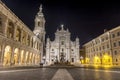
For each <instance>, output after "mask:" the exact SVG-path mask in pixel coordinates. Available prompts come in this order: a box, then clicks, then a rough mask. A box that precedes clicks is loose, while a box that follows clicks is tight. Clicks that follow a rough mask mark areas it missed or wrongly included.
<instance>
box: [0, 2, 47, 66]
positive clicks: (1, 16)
mask: <svg viewBox="0 0 120 80" xmlns="http://www.w3.org/2000/svg"><path fill="white" fill-rule="evenodd" d="M44 24H45V20H44V16H43V13H42V7H40V9H39V12H38V13H37V15H36V17H35V28H34V32H33V31H31V30H30V29H29V28H28V27H27V26H26V25H25V24H24V23H23V22H22V21H21V20H20V19H19V18H18V17H17V16H16V15H15V14H14V13H13V12H12V11H11V10H10V9H9V8H8V7H7V6H6V5H5V4H4V3H3V2H2V1H0V66H21V65H24V66H25V65H26V66H27V65H38V64H39V63H40V60H41V54H42V53H43V52H42V45H43V41H44V35H45V32H44V29H43V28H44Z"/></svg>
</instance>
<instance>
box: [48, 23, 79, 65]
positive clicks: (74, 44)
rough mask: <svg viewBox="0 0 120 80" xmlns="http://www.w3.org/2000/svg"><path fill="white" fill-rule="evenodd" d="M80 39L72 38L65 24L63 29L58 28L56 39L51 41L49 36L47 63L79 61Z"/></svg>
mask: <svg viewBox="0 0 120 80" xmlns="http://www.w3.org/2000/svg"><path fill="white" fill-rule="evenodd" d="M79 52H80V51H79V39H78V38H76V40H75V41H71V40H70V32H69V30H68V29H67V30H65V29H64V27H63V25H61V29H60V30H59V29H57V31H56V33H55V40H54V41H50V38H47V43H46V63H48V64H53V63H55V62H61V63H64V62H71V63H75V62H77V61H79Z"/></svg>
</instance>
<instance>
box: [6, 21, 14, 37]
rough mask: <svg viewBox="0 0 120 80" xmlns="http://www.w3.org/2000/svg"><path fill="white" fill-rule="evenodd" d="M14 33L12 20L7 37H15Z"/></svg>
mask: <svg viewBox="0 0 120 80" xmlns="http://www.w3.org/2000/svg"><path fill="white" fill-rule="evenodd" d="M13 34H14V24H13V23H12V22H9V23H8V27H7V37H9V38H13Z"/></svg>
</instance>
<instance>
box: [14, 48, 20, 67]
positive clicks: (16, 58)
mask: <svg viewBox="0 0 120 80" xmlns="http://www.w3.org/2000/svg"><path fill="white" fill-rule="evenodd" d="M13 62H14V64H15V65H16V64H18V63H19V49H18V48H16V49H15V50H14V60H13Z"/></svg>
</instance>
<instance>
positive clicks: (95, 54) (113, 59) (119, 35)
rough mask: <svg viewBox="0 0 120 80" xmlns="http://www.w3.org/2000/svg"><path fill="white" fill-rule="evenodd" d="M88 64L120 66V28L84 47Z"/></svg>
mask: <svg viewBox="0 0 120 80" xmlns="http://www.w3.org/2000/svg"><path fill="white" fill-rule="evenodd" d="M83 47H84V49H85V54H86V64H92V65H93V64H95V65H120V50H119V49H120V26H118V27H116V28H113V29H112V30H109V31H105V32H104V33H103V34H102V35H100V36H98V37H97V38H95V39H93V40H91V41H89V42H88V43H86V44H84V45H83Z"/></svg>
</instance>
